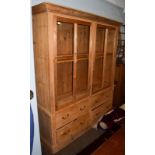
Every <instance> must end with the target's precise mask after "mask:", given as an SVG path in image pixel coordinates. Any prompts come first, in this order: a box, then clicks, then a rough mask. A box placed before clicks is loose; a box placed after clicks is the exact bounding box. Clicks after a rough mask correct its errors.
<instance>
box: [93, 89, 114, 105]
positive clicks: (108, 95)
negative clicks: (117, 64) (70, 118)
mask: <svg viewBox="0 0 155 155" xmlns="http://www.w3.org/2000/svg"><path fill="white" fill-rule="evenodd" d="M112 97H113V91H112V90H108V91H103V92H102V93H100V94H97V95H95V96H92V97H91V107H92V108H95V107H97V106H99V105H101V104H102V103H103V102H105V101H107V100H110V99H112Z"/></svg>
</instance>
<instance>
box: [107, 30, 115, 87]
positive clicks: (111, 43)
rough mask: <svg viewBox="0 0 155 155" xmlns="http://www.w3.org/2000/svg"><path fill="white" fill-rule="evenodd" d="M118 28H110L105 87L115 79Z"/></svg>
mask: <svg viewBox="0 0 155 155" xmlns="http://www.w3.org/2000/svg"><path fill="white" fill-rule="evenodd" d="M115 39H116V30H115V29H108V35H107V48H106V56H105V68H104V88H106V87H109V86H111V85H112V84H113V81H114V72H113V71H114V52H115Z"/></svg>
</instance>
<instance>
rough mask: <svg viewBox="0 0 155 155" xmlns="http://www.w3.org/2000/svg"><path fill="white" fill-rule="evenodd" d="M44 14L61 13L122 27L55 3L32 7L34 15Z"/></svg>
mask: <svg viewBox="0 0 155 155" xmlns="http://www.w3.org/2000/svg"><path fill="white" fill-rule="evenodd" d="M42 12H53V13H59V14H64V15H70V16H75V17H80V18H83V19H88V20H92V21H97V22H104V23H108V24H112V25H116V26H120V24H121V23H120V22H118V21H114V20H111V19H108V18H105V17H101V16H98V15H94V14H91V13H87V12H84V11H79V10H75V9H72V8H69V7H64V6H59V5H56V4H53V3H40V4H38V5H35V6H33V7H32V14H33V15H34V14H38V13H42Z"/></svg>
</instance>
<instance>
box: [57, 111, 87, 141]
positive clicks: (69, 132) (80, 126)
mask: <svg viewBox="0 0 155 155" xmlns="http://www.w3.org/2000/svg"><path fill="white" fill-rule="evenodd" d="M89 120H90V119H89V113H87V114H85V115H83V116H80V117H79V118H77V119H75V120H73V121H72V122H71V123H69V124H67V125H65V126H64V127H62V128H60V129H58V130H57V131H56V141H57V143H58V144H65V143H69V142H71V141H72V140H74V139H75V138H76V137H77V136H78V135H79V134H80V132H82V131H83V130H84V129H86V128H87V127H88V125H89V122H90V121H89Z"/></svg>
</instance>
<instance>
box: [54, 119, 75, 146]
mask: <svg viewBox="0 0 155 155" xmlns="http://www.w3.org/2000/svg"><path fill="white" fill-rule="evenodd" d="M74 126H75V122H74V121H73V122H71V123H69V124H67V125H66V126H64V127H62V128H60V129H58V130H57V131H56V141H57V144H64V143H68V142H69V141H72V139H73V136H72V131H73V128H74Z"/></svg>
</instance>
